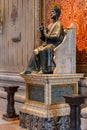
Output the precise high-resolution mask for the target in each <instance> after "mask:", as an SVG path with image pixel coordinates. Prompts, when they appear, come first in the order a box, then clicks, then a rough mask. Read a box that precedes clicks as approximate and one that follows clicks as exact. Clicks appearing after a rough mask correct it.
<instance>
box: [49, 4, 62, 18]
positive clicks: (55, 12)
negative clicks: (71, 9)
mask: <svg viewBox="0 0 87 130" xmlns="http://www.w3.org/2000/svg"><path fill="white" fill-rule="evenodd" d="M60 14H61V9H60V7H58V6H54V7H53V8H52V10H51V18H52V19H54V18H55V17H57V18H58V17H59V16H60Z"/></svg>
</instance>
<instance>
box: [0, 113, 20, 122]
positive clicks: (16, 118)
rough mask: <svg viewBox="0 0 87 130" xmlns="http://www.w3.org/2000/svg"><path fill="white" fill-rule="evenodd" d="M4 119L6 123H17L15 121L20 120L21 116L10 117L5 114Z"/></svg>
mask: <svg viewBox="0 0 87 130" xmlns="http://www.w3.org/2000/svg"><path fill="white" fill-rule="evenodd" d="M2 119H4V120H6V121H15V120H19V115H15V116H14V117H8V116H7V115H5V114H4V115H3V117H2Z"/></svg>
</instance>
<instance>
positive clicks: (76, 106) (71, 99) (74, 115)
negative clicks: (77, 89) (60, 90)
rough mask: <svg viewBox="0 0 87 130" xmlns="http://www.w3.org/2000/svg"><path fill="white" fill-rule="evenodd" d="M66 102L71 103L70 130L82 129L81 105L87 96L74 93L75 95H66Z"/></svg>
mask: <svg viewBox="0 0 87 130" xmlns="http://www.w3.org/2000/svg"><path fill="white" fill-rule="evenodd" d="M64 98H65V102H66V103H68V104H69V105H70V108H71V111H70V130H81V128H80V125H81V121H80V112H81V108H80V105H81V104H84V99H85V98H87V96H83V95H78V94H73V95H65V96H64Z"/></svg>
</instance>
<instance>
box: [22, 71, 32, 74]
mask: <svg viewBox="0 0 87 130" xmlns="http://www.w3.org/2000/svg"><path fill="white" fill-rule="evenodd" d="M20 74H31V71H23V72H21V73H20Z"/></svg>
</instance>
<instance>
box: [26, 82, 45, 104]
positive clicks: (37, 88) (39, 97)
mask: <svg viewBox="0 0 87 130" xmlns="http://www.w3.org/2000/svg"><path fill="white" fill-rule="evenodd" d="M28 88H29V90H28V91H29V93H28V94H29V95H28V98H29V100H33V101H38V102H44V86H42V85H31V84H29V87H28Z"/></svg>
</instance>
